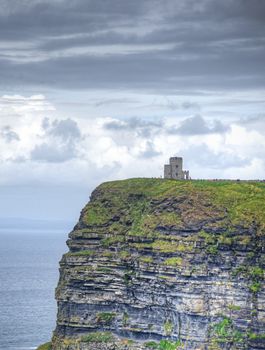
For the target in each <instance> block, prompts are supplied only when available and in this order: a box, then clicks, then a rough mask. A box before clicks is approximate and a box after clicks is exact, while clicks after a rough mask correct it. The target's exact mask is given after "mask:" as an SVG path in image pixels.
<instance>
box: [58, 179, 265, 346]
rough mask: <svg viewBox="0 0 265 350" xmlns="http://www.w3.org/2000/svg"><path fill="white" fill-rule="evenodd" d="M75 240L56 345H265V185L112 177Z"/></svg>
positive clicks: (64, 267) (65, 264)
mask: <svg viewBox="0 0 265 350" xmlns="http://www.w3.org/2000/svg"><path fill="white" fill-rule="evenodd" d="M69 238H70V239H69V240H68V242H67V243H68V246H69V252H68V253H67V254H65V255H64V256H63V258H62V261H61V268H60V280H59V284H58V287H57V290H56V298H57V301H58V318H57V327H56V330H55V334H54V337H53V342H52V346H53V350H59V349H60V350H64V349H71V350H75V349H78V348H79V345H78V344H81V343H82V344H83V345H82V349H88V350H90V349H101V347H102V349H108V347H106V343H108V342H109V343H113V344H114V343H115V344H116V345H115V346H116V347H115V346H114V348H115V349H116V348H117V349H123V348H124V346H125V345H124V344H125V343H126V346H127V348H128V347H129V348H131V349H145V348H153V349H162V350H164V349H166V350H167V349H176V348H179V349H181V347H183V346H184V347H185V346H186V347H187V346H188V348H189V349H197V348H199V347H200V348H201V349H204V348H208V349H212V350H216V349H253V350H254V349H263V348H265V345H262V344H264V333H263V331H262V330H263V329H264V323H265V317H264V315H265V310H264V300H265V295H264V294H265V293H264V267H265V258H264V239H265V183H261V182H241V181H239V182H233V181H176V180H165V179H143V178H141V179H129V180H123V181H115V182H107V183H104V184H102V185H100V186H99V187H98V188H97V189H96V190H95V191H94V192H93V193H92V195H91V200H90V202H89V203H88V204H87V205H86V206H85V208H84V209H83V210H82V212H81V216H80V220H79V222H78V224H77V225H76V226H75V228H74V230H73V231H72V232H71V233H70V235H69ZM126 339H127V340H126ZM104 340H105V341H104ZM94 343H97V346H96V347H95V345H93V344H94ZM102 343H104V344H105V345H104V346H105V347H104V346H103V345H102ZM75 344H76V345H75ZM84 344H85V345H84ZM91 344H92V345H91ZM100 344H101V345H100ZM262 346H264V347H262ZM110 348H111V347H110Z"/></svg>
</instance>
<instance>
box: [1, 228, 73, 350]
mask: <svg viewBox="0 0 265 350" xmlns="http://www.w3.org/2000/svg"><path fill="white" fill-rule="evenodd" d="M66 239H67V231H65V230H64V231H54V232H52V231H45V232H44V231H39V230H34V231H29V230H28V231H23V230H9V231H8V230H0V350H30V349H32V350H33V349H36V347H37V346H38V345H40V344H42V343H45V342H47V341H49V340H50V338H51V335H52V331H53V330H54V328H55V321H56V302H55V299H54V291H55V287H56V284H57V282H58V277H59V272H58V268H59V260H60V259H61V256H62V254H63V253H65V252H66V251H67V246H66V244H65V241H66Z"/></svg>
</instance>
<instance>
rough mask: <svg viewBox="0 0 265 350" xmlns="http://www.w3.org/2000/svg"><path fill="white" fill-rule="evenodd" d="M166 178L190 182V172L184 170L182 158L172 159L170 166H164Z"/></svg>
mask: <svg viewBox="0 0 265 350" xmlns="http://www.w3.org/2000/svg"><path fill="white" fill-rule="evenodd" d="M164 178H165V179H176V180H189V179H190V174H189V171H188V170H183V159H182V158H181V157H171V158H170V159H169V164H165V165H164Z"/></svg>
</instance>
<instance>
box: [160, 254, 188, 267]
mask: <svg viewBox="0 0 265 350" xmlns="http://www.w3.org/2000/svg"><path fill="white" fill-rule="evenodd" d="M182 263H183V259H182V258H181V257H180V256H178V257H174V258H168V259H166V260H165V261H164V265H167V266H181V265H182Z"/></svg>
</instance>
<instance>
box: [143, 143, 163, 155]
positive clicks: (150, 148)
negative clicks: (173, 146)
mask: <svg viewBox="0 0 265 350" xmlns="http://www.w3.org/2000/svg"><path fill="white" fill-rule="evenodd" d="M161 154H162V153H161V152H158V151H156V149H155V146H154V144H153V143H152V142H151V141H147V142H146V144H145V148H144V150H142V151H141V152H140V153H139V155H138V157H140V158H146V159H149V158H154V157H157V156H159V155H161Z"/></svg>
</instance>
